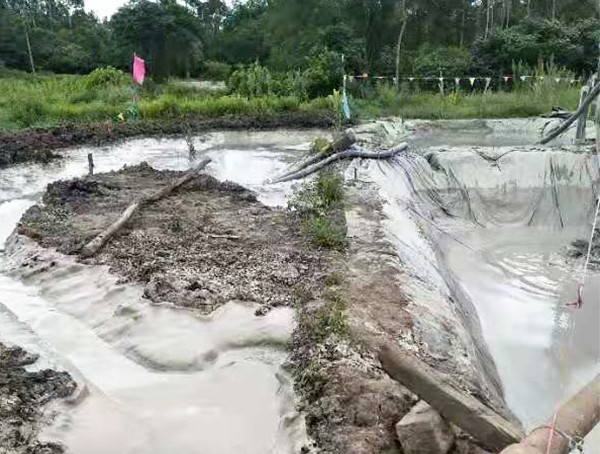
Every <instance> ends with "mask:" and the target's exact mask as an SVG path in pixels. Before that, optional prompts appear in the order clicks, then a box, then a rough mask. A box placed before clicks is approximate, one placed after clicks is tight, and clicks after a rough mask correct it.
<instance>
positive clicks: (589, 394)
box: [502, 374, 600, 454]
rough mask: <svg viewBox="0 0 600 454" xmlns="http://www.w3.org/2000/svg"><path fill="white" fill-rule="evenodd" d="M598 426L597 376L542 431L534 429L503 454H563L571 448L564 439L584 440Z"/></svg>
mask: <svg viewBox="0 0 600 454" xmlns="http://www.w3.org/2000/svg"><path fill="white" fill-rule="evenodd" d="M555 417H556V420H555ZM598 423H600V374H599V375H596V377H595V378H594V379H593V380H592V381H591V382H590V383H588V384H587V386H586V387H585V388H583V389H582V390H581V391H579V393H577V395H576V396H575V397H573V398H572V399H571V400H569V401H568V402H567V403H565V404H564V405H562V406H561V407H560V409H559V410H558V413H557V414H556V415H553V416H552V417H551V418H549V419H548V420H547V421H546V423H545V424H544V425H543V426H542V427H540V428H538V429H534V430H533V431H532V432H531V433H530V434H529V436H527V438H525V439H524V440H523V441H522V442H521V443H519V444H516V445H511V446H509V447H508V448H506V449H505V450H504V451H502V454H526V453H527V454H566V453H567V452H569V451H570V448H571V446H570V440H569V438H567V437H570V438H572V439H583V438H584V437H585V436H586V435H587V434H588V433H590V432H591V431H592V429H593V428H594V427H596V426H597V425H598ZM553 428H554V430H553Z"/></svg>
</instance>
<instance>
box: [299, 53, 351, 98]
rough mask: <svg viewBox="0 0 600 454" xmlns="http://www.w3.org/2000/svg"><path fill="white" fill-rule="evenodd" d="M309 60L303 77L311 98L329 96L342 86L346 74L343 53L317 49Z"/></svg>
mask: <svg viewBox="0 0 600 454" xmlns="http://www.w3.org/2000/svg"><path fill="white" fill-rule="evenodd" d="M307 62H308V68H307V69H306V70H305V71H304V73H303V74H302V77H303V79H304V81H305V84H306V93H307V95H308V97H309V98H318V97H322V96H327V95H328V94H330V93H331V92H333V90H337V89H339V88H340V87H341V85H342V78H343V76H344V70H343V63H342V58H341V55H339V54H337V53H335V52H332V51H330V50H320V51H319V50H317V51H315V52H314V53H313V56H312V57H308V59H307Z"/></svg>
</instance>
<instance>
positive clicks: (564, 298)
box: [0, 120, 600, 454]
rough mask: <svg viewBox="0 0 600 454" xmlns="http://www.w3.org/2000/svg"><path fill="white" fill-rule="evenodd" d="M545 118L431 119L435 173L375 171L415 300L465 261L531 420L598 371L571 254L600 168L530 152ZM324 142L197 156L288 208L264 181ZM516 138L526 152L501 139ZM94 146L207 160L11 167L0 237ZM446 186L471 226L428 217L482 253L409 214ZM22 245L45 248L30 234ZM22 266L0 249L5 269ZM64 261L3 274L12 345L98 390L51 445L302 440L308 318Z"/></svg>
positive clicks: (512, 393) (89, 449)
mask: <svg viewBox="0 0 600 454" xmlns="http://www.w3.org/2000/svg"><path fill="white" fill-rule="evenodd" d="M530 123H531V124H529V123H528V122H525V123H524V122H521V123H519V122H516V123H515V122H507V121H502V120H500V121H496V122H486V123H482V124H480V123H473V122H471V123H464V124H462V125H461V124H456V125H452V124H449V123H440V127H437V129H436V128H433V129H432V128H430V127H421V129H420V131H421V132H418V131H417V132H416V135H415V137H414V142H413V143H415V144H416V145H418V146H420V147H428V148H427V150H423V152H424V153H427V152H433V153H438V154H439V156H438V160H437V166H438V169H437V170H433V169H432V168H431V167H430V163H433V162H434V161H432V160H429V162H427V161H425V160H424V159H423V158H418V159H416V158H415V159H412V160H409V161H407V162H405V163H404V164H403V165H402V166H398V165H397V164H386V163H377V164H373V163H368V164H366V165H367V166H368V170H369V172H370V174H371V176H372V178H373V179H374V181H376V182H378V183H379V185H380V186H381V187H382V188H383V189H382V196H383V197H384V198H385V199H386V201H387V204H386V207H385V212H386V214H387V215H388V217H389V219H388V220H387V221H386V222H385V227H386V229H388V230H389V233H390V238H392V239H393V241H395V242H397V246H398V250H399V254H400V252H402V253H405V256H406V257H412V260H411V261H410V262H407V263H405V266H406V267H407V272H408V273H409V274H410V273H413V274H415V275H419V276H420V277H421V281H418V280H415V281H411V283H407V284H406V292H407V294H408V295H410V296H411V297H413V298H419V297H420V296H421V297H423V298H425V299H427V300H430V301H431V306H430V308H431V310H433V311H435V310H442V309H441V308H436V307H435V299H436V298H437V296H438V295H440V292H443V291H446V290H443V289H444V288H446V287H445V284H444V282H443V278H442V277H441V275H440V273H439V272H438V270H437V268H439V267H446V268H447V269H449V270H450V272H451V273H452V275H453V276H454V277H455V278H456V281H457V283H458V285H460V287H461V288H462V290H463V291H464V292H466V294H468V295H469V296H470V299H471V300H472V301H473V302H474V304H475V306H476V308H477V313H478V315H479V317H480V320H481V325H482V327H483V335H484V338H485V340H486V342H487V344H488V346H489V348H490V350H491V352H492V355H493V357H494V360H495V362H496V364H497V367H498V371H499V375H500V377H501V379H502V382H503V385H504V389H505V395H506V399H507V401H508V404H509V405H510V407H511V409H512V410H513V411H514V413H515V414H516V415H517V416H518V417H519V418H520V419H521V420H522V421H523V423H524V425H525V426H526V427H527V428H528V429H531V428H534V427H535V426H537V425H539V424H541V423H542V422H543V421H544V420H545V419H546V418H547V417H548V416H549V415H550V414H551V413H552V411H553V409H554V408H555V405H556V403H557V401H559V400H564V399H565V398H568V397H569V396H570V395H572V394H573V393H574V392H575V391H576V390H577V389H578V388H579V387H580V386H581V385H582V384H584V383H585V382H586V380H589V378H590V377H591V376H593V375H594V374H595V373H598V371H599V370H600V366H599V356H600V351H599V350H600V339H599V332H600V331H599V329H598V322H599V320H600V313H599V308H600V301H599V299H600V297H599V295H600V274H599V273H598V272H593V273H591V274H590V278H589V281H588V285H587V287H586V289H585V293H584V300H585V302H586V304H585V305H584V307H583V308H582V309H581V310H578V311H575V310H572V309H567V308H565V306H564V304H565V303H566V302H569V301H571V300H573V299H574V298H575V296H576V288H577V279H578V276H579V270H580V265H581V264H580V263H579V262H574V261H572V260H566V259H565V255H564V248H565V247H566V246H567V245H568V244H569V243H570V242H571V241H572V240H573V239H575V238H581V237H586V236H587V235H588V234H589V224H590V213H589V211H590V210H589V205H590V200H592V191H591V186H592V184H591V182H592V181H596V182H597V180H598V178H597V174H594V172H595V170H594V167H593V164H594V162H592V161H589V159H588V158H587V157H576V156H580V155H578V154H576V153H568V154H565V153H563V152H558V151H556V152H553V153H554V154H553V155H552V159H548V157H547V155H543V154H541V153H542V152H539V150H536V149H535V148H534V147H530V146H529V145H531V144H532V143H533V142H534V141H535V139H536V137H534V138H532V135H531V133H527V131H528V128H529V129H531V130H533V129H535V128H537V125H539V121H538V122H535V121H534V122H530ZM413 126H414V125H413ZM519 128H521V129H519ZM523 128H524V129H523ZM423 131H425V132H423ZM440 131H442V132H440ZM482 131H483V132H482ZM514 131H517V132H516V133H515V132H514ZM519 131H521V135H518V134H519ZM522 131H526V132H522ZM323 135H326V134H324V133H323V132H321V131H305V132H293V131H287V132H278V133H233V132H228V133H223V134H222V133H213V134H209V135H207V136H205V137H203V138H198V139H197V140H196V148H197V149H198V157H197V159H200V158H202V157H204V156H205V155H208V156H209V157H211V158H212V159H213V163H212V164H211V165H210V167H209V170H208V171H209V172H210V173H211V174H213V175H214V176H216V177H217V178H220V179H230V180H233V181H236V182H238V183H240V184H243V185H245V186H248V187H249V188H250V189H253V190H255V191H256V192H257V193H258V196H259V199H260V200H261V201H262V202H264V203H266V204H269V205H283V204H284V203H285V200H286V197H287V195H289V193H290V192H291V187H292V185H291V184H282V185H273V186H265V185H264V184H263V182H264V180H266V179H268V178H270V177H273V176H274V175H276V174H279V173H281V171H282V170H283V169H284V168H285V167H286V166H287V165H288V164H289V163H290V162H292V161H294V160H295V159H297V158H298V152H299V151H300V150H306V149H307V148H308V144H309V142H310V141H311V140H312V139H314V138H315V137H317V136H323ZM500 139H501V140H500ZM502 143H504V145H511V147H510V148H502V147H497V145H499V144H502ZM565 143H566V142H565ZM451 145H454V147H452V146H451ZM490 146H493V147H494V148H490ZM431 147H436V148H431ZM88 151H93V153H94V157H95V162H96V171H98V172H104V171H108V170H115V169H118V168H120V167H122V166H123V165H124V164H137V163H139V162H141V161H148V162H149V163H150V165H152V166H155V167H157V168H160V169H167V168H168V169H178V170H184V169H187V168H189V167H190V166H192V165H193V162H190V161H189V160H188V157H187V147H186V144H185V142H184V141H183V140H172V139H165V140H155V139H143V140H133V141H128V142H124V143H122V144H119V145H115V146H111V147H105V148H94V149H91V148H90V149H86V148H82V149H77V150H71V151H69V152H67V156H68V158H67V159H66V160H64V161H61V162H55V163H52V164H50V165H48V166H45V167H42V166H39V165H26V166H16V167H13V168H10V169H4V170H2V171H1V172H0V219H1V221H2V222H0V245H1V244H2V243H4V239H5V238H6V237H8V235H9V234H10V233H11V232H12V230H13V228H14V226H15V225H16V223H17V222H18V220H19V219H20V217H21V215H22V213H23V212H24V211H25V210H26V209H27V208H28V207H29V206H31V205H32V204H34V203H35V202H36V201H37V200H39V198H40V197H41V195H42V193H43V191H44V189H45V186H46V185H47V184H48V183H50V182H52V181H55V180H57V179H65V178H71V177H74V176H78V175H83V174H85V172H86V171H87V152H88ZM445 152H448V153H447V154H444V153H445ZM505 152H510V153H509V154H507V155H505V156H503V155H504V153H505ZM482 153H483V154H484V155H486V156H487V157H490V156H491V157H492V158H493V160H492V162H491V161H489V160H486V159H485V158H482V157H481V154H482ZM496 158H498V159H496ZM494 160H495V161H494ZM494 162H495V164H494ZM407 169H408V170H407ZM440 169H441V171H440ZM444 169H445V170H444ZM593 175H596V176H595V177H594V176H593ZM553 187H554V188H559V191H558V192H556V191H553V190H552V188H553ZM461 188H462V189H461ZM457 189H461V190H459V191H457ZM432 190H434V192H435V194H437V195H438V196H440V197H441V198H442V200H444V201H445V202H446V203H448V205H447V207H450V208H451V209H453V210H455V211H456V212H455V215H456V218H454V219H446V220H443V219H442V218H435V217H432V218H430V219H434V220H435V222H439V224H438V225H439V226H440V227H441V228H443V229H445V231H446V232H447V233H449V234H451V235H452V236H453V237H454V238H455V239H458V240H459V241H461V242H462V243H464V244H467V245H469V247H470V248H472V249H474V250H475V251H477V252H474V251H473V250H471V249H468V248H465V247H464V246H463V245H462V244H459V243H458V242H457V241H456V240H455V239H451V237H449V236H447V235H443V234H440V233H439V232H438V231H435V230H433V229H431V230H430V231H429V233H428V234H429V235H430V237H429V239H426V238H424V237H423V235H422V230H423V229H425V228H426V227H424V226H425V224H423V222H424V221H423V220H422V219H421V218H418V217H417V216H415V215H413V214H411V210H410V209H408V207H417V208H418V209H420V208H422V207H423V204H425V205H427V204H431V203H432V200H431V199H429V198H428V197H430V196H431V191H432ZM456 194H462V196H460V197H459V196H457V195H456ZM465 194H467V195H469V197H468V198H467V200H468V203H465V198H464V196H465ZM585 204H587V205H585ZM556 205H558V206H559V207H560V209H559V210H555V209H553V207H556ZM430 208H431V207H430ZM433 208H434V209H435V206H434V207H433ZM438 214H439V213H438ZM467 220H468V222H466V221H467ZM473 221H475V222H473ZM560 223H566V225H565V227H564V228H559V224H560ZM17 250H19V251H20V253H22V254H37V253H40V254H43V253H44V252H40V251H37V250H36V249H35V247H34V246H33V245H30V244H29V245H20V246H19V247H18V248H17ZM435 250H437V251H438V252H439V256H435V255H434V252H433V251H435ZM45 253H47V254H52V252H45ZM8 265H9V264H8V263H7V257H6V256H3V255H0V268H4V269H8V268H10V266H8ZM66 265H67V266H65V267H62V268H61V269H60V270H58V271H56V272H50V273H48V274H45V275H43V276H42V275H30V276H23V275H21V276H17V275H14V274H13V275H7V274H6V273H5V274H1V272H0V340H1V341H3V342H13V343H15V344H19V345H22V346H23V347H25V348H28V349H30V350H32V351H34V352H40V353H42V354H43V355H42V356H43V359H44V361H43V362H42V364H41V365H38V366H36V367H42V365H44V364H50V365H54V366H56V367H60V368H65V369H67V370H69V371H71V372H72V373H73V374H74V376H75V377H76V379H78V380H79V381H80V383H85V384H86V385H87V387H88V389H89V396H88V397H87V398H85V399H82V400H81V401H80V402H79V403H77V404H75V405H71V406H68V407H61V408H59V410H60V411H59V413H58V414H59V418H58V419H57V421H56V422H55V424H53V425H52V427H50V428H49V429H48V430H47V431H46V432H45V433H44V436H45V437H47V438H50V439H56V440H60V441H62V442H64V443H65V444H66V445H67V446H68V447H69V449H70V452H72V453H74V454H80V453H81V454H83V453H85V454H88V453H91V454H95V453H106V452H118V453H126V454H130V453H131V454H137V453H140V454H141V453H150V454H154V453H155V454H159V453H161V454H162V453H165V452H178V453H182V454H186V453H196V452H202V453H207V454H212V453H215V454H216V453H225V454H226V453H236V454H239V453H248V454H263V453H273V454H279V453H286V452H290V453H291V452H298V450H299V447H300V446H302V444H303V443H305V441H306V433H305V429H304V426H303V421H302V419H301V418H300V417H299V416H298V415H297V414H296V413H295V411H294V396H293V392H292V387H291V384H290V383H289V378H288V377H287V376H286V375H285V374H283V373H282V372H281V369H280V366H281V364H282V362H283V361H284V359H285V355H286V353H285V351H284V347H283V346H284V344H285V342H286V340H287V339H289V335H290V333H291V330H292V327H293V317H292V315H293V314H292V313H291V311H290V310H287V309H281V310H275V311H272V312H271V313H270V314H269V315H268V316H267V317H265V318H263V319H256V318H255V317H254V316H253V308H252V307H251V306H247V305H245V304H243V303H240V302H230V303H229V304H227V305H226V306H224V307H223V308H221V309H220V310H219V311H217V312H216V313H215V314H213V315H212V316H210V317H199V316H194V315H193V314H190V313H189V312H187V311H183V310H179V309H175V308H172V307H170V306H165V305H162V306H161V305H158V306H156V305H152V306H151V305H148V304H147V303H146V302H144V301H142V299H141V289H140V288H136V287H135V286H123V285H120V284H119V283H118V282H116V279H115V278H114V277H112V276H110V274H109V273H108V272H107V270H105V269H102V268H95V269H90V268H86V267H82V266H81V265H78V264H75V263H70V264H66ZM594 437H595V438H594ZM586 443H587V444H586V450H585V452H586V453H590V454H598V453H600V430H597V431H596V432H595V433H594V435H593V436H592V437H590V438H588V440H586Z"/></svg>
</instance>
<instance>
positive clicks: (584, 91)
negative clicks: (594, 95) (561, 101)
mask: <svg viewBox="0 0 600 454" xmlns="http://www.w3.org/2000/svg"><path fill="white" fill-rule="evenodd" d="M589 92H590V87H588V86H587V85H584V86H583V87H582V88H581V94H580V96H579V105H580V106H581V105H582V104H583V102H584V101H585V98H586V97H587V95H588V93H589ZM589 110H590V107H589V105H588V107H587V108H586V109H585V110H584V111H583V113H582V114H581V116H580V117H579V120H578V121H577V134H576V135H575V143H577V144H580V143H583V142H585V127H586V126H587V117H588V112H589Z"/></svg>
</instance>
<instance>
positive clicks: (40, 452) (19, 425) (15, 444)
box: [0, 343, 76, 454]
mask: <svg viewBox="0 0 600 454" xmlns="http://www.w3.org/2000/svg"><path fill="white" fill-rule="evenodd" d="M37 359H38V358H37V356H35V355H30V354H28V353H27V352H25V351H24V350H23V349H21V348H19V347H7V346H5V345H4V344H2V343H0V453H11V454H20V453H27V454H58V453H62V452H64V450H63V448H62V446H60V445H58V444H55V443H42V442H39V441H38V440H37V434H38V428H39V427H38V426H39V422H40V420H41V419H42V411H41V410H42V407H43V406H44V405H45V404H47V403H49V402H50V401H52V400H55V399H64V398H67V397H69V396H71V395H72V394H73V392H74V391H75V388H76V384H75V382H74V381H72V380H71V378H70V377H69V374H67V373H66V372H56V371H52V370H42V371H38V372H28V371H27V370H25V366H29V365H31V364H34V363H35V362H36V361H37Z"/></svg>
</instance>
